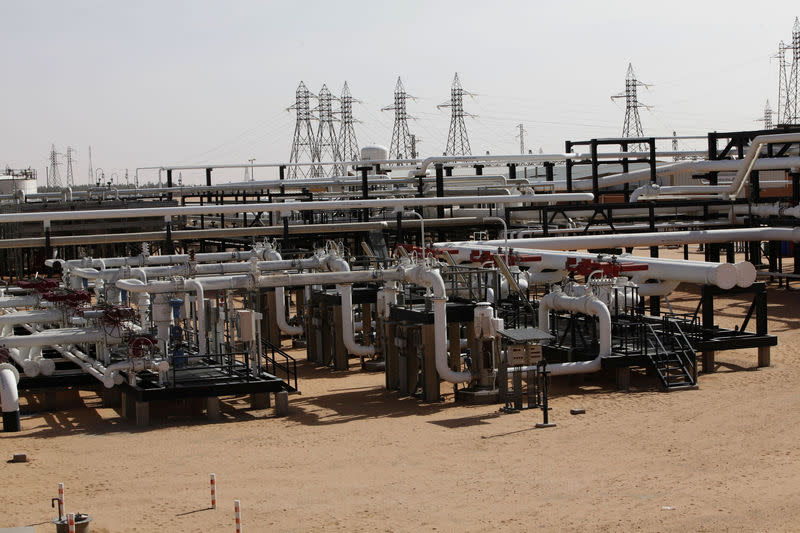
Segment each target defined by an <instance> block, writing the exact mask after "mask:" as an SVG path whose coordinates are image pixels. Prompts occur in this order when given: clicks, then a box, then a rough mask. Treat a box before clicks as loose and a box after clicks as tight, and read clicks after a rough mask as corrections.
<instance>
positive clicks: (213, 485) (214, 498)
mask: <svg viewBox="0 0 800 533" xmlns="http://www.w3.org/2000/svg"><path fill="white" fill-rule="evenodd" d="M211 508H212V509H216V508H217V476H215V475H214V474H211Z"/></svg>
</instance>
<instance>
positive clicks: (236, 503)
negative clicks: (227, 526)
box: [233, 500, 242, 533]
mask: <svg viewBox="0 0 800 533" xmlns="http://www.w3.org/2000/svg"><path fill="white" fill-rule="evenodd" d="M233 514H234V516H235V517H236V533H242V510H241V508H240V506H239V500H233Z"/></svg>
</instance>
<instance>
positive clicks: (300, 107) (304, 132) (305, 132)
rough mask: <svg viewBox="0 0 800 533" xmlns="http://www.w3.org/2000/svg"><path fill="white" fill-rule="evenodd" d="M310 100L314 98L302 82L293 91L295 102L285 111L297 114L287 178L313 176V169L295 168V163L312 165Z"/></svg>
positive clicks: (314, 149) (313, 149) (313, 142)
mask: <svg viewBox="0 0 800 533" xmlns="http://www.w3.org/2000/svg"><path fill="white" fill-rule="evenodd" d="M311 98H315V96H314V95H313V94H311V91H309V90H308V88H307V87H306V85H305V83H303V82H302V81H301V82H300V85H298V86H297V91H295V102H294V105H292V106H291V107H288V108H286V110H287V111H291V110H294V111H295V113H296V114H297V122H296V123H295V127H294V137H293V138H292V151H291V153H290V155H289V163H290V165H291V166H289V169H288V170H289V172H288V175H287V178H305V177H306V176H309V175H312V174H313V167H310V166H302V167H299V166H296V164H297V163H313V162H314V154H315V153H316V151H317V148H316V138H315V137H314V129H313V128H312V127H311V119H312V118H314V115H313V113H312V112H311Z"/></svg>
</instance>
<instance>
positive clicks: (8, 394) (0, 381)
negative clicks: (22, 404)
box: [0, 363, 21, 432]
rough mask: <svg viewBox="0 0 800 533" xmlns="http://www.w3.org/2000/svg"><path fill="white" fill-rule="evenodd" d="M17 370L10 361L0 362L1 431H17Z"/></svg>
mask: <svg viewBox="0 0 800 533" xmlns="http://www.w3.org/2000/svg"><path fill="white" fill-rule="evenodd" d="M18 383H19V372H17V369H16V368H14V365H12V364H11V363H0V407H2V409H3V431H8V432H13V431H19V430H20V428H21V424H20V419H19V392H18V391H17V384H18Z"/></svg>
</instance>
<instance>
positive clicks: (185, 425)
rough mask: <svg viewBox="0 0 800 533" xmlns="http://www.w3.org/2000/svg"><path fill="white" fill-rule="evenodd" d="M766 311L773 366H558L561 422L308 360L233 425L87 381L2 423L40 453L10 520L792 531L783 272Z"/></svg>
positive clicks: (793, 349) (241, 401) (798, 320)
mask: <svg viewBox="0 0 800 533" xmlns="http://www.w3.org/2000/svg"><path fill="white" fill-rule="evenodd" d="M693 256H695V257H693V258H699V256H697V255H696V254H694V253H693ZM798 287H800V283H798ZM698 298H699V290H698V289H697V288H695V287H692V286H687V285H682V286H681V287H680V290H679V291H678V292H676V293H675V294H674V295H673V297H672V298H671V300H672V305H673V306H674V308H675V309H676V310H678V309H681V310H685V311H690V310H691V311H693V310H694V308H695V306H696V304H697V300H698ZM747 305H748V302H745V301H744V300H739V299H733V298H731V299H729V300H727V301H725V303H724V304H723V303H722V302H720V304H719V305H718V309H719V313H718V316H719V321H720V322H721V323H722V324H725V325H727V326H732V325H733V324H739V323H741V320H742V317H743V315H744V313H745V311H746V309H747ZM769 310H770V332H772V333H775V334H777V335H778V336H779V345H778V346H777V347H776V348H773V351H772V366H771V367H770V368H764V369H758V370H756V369H755V367H756V350H755V349H752V350H741V351H736V352H723V353H721V354H718V359H717V362H718V368H717V371H716V372H715V373H713V374H704V375H701V377H700V380H699V385H700V386H699V388H698V389H696V390H688V391H678V392H670V393H664V392H660V391H659V390H658V387H657V384H656V382H655V378H651V377H648V376H646V375H645V374H644V373H635V374H634V375H633V376H632V380H631V381H632V383H631V389H630V390H629V391H619V390H617V389H616V387H615V384H614V379H613V376H612V375H611V374H607V375H606V374H598V375H594V376H591V377H587V378H586V380H585V381H584V383H583V384H582V385H575V384H570V383H569V382H568V381H567V380H566V379H563V380H554V382H555V383H554V390H553V392H552V396H551V402H550V405H551V407H552V408H553V410H552V414H551V419H552V421H554V422H556V423H557V424H558V425H557V427H556V428H551V429H533V425H534V424H535V423H536V422H538V421H540V419H541V412H540V411H525V412H523V413H519V414H513V415H504V414H500V413H499V412H498V406H496V405H489V406H463V405H456V404H455V403H454V402H453V399H452V389H451V388H449V387H448V386H446V385H444V384H443V386H442V391H443V393H444V394H445V397H446V401H445V402H444V403H440V404H421V403H419V402H418V401H417V400H414V399H408V398H402V397H399V396H398V395H397V394H395V393H393V392H387V391H385V390H384V388H383V375H382V374H380V373H364V372H361V371H360V370H357V369H354V370H351V371H349V372H332V371H331V370H329V369H319V368H314V367H312V366H309V365H307V364H306V363H305V362H304V363H303V364H302V365H301V366H302V374H301V389H302V394H301V395H294V396H292V397H291V399H290V408H291V412H290V415H289V416H288V417H286V418H275V417H274V416H273V414H272V411H271V410H251V409H249V407H248V402H247V398H229V399H226V401H225V402H224V406H223V421H222V422H219V423H207V422H204V421H202V420H195V419H192V418H190V417H188V416H175V417H173V418H172V419H170V420H167V421H157V422H155V423H154V424H153V426H152V427H150V428H147V429H141V428H138V427H136V426H135V425H133V424H132V423H130V422H127V421H123V420H122V419H120V418H119V416H118V414H117V413H116V412H115V411H114V410H112V409H106V408H102V407H101V406H100V401H99V398H98V397H97V396H95V395H94V394H93V393H91V392H84V393H82V398H83V402H84V405H83V406H82V407H78V408H71V409H65V410H61V411H56V412H42V411H35V412H29V413H28V414H27V415H26V416H25V417H24V419H23V431H22V432H21V433H16V434H8V433H6V434H0V458H10V457H11V454H12V453H13V452H25V453H27V454H28V456H29V458H30V462H29V463H25V464H10V463H6V462H5V460H4V461H3V462H0V476H1V478H2V479H3V483H2V485H0V527H10V526H21V525H34V524H35V530H36V531H37V532H44V531H48V532H49V531H53V530H54V526H52V525H51V524H49V523H48V521H49V520H50V519H51V518H52V517H53V516H54V511H53V510H52V509H51V508H50V498H52V497H54V496H56V491H57V483H58V482H63V483H64V484H65V485H66V502H67V507H68V508H69V509H70V510H72V511H80V512H87V513H90V514H91V515H92V516H93V517H94V521H93V523H92V530H93V531H96V532H97V531H99V532H111V531H113V532H117V531H170V532H188V531H234V517H233V500H234V499H239V500H241V502H242V523H243V529H244V531H248V532H254V531H259V532H261V531H313V530H333V531H434V530H436V531H496V530H509V531H530V530H542V531H565V530H567V531H572V530H575V531H632V530H642V531H797V530H798V529H800V451H798V447H797V442H798V441H799V440H800V360H799V359H800V358H799V357H798V345H800V331H798V330H797V326H798V325H800V305H798V296H797V293H795V292H794V291H790V292H787V291H785V290H783V289H779V288H777V284H773V285H771V286H770V289H769ZM301 358H302V357H301ZM571 408H585V409H586V414H584V415H578V416H571V415H570V414H569V410H570V409H571ZM23 409H25V407H23ZM210 472H214V473H215V474H216V477H217V485H218V490H217V498H218V506H217V507H218V508H217V509H216V510H211V509H209V503H210V500H209V477H208V474H209V473H210Z"/></svg>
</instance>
